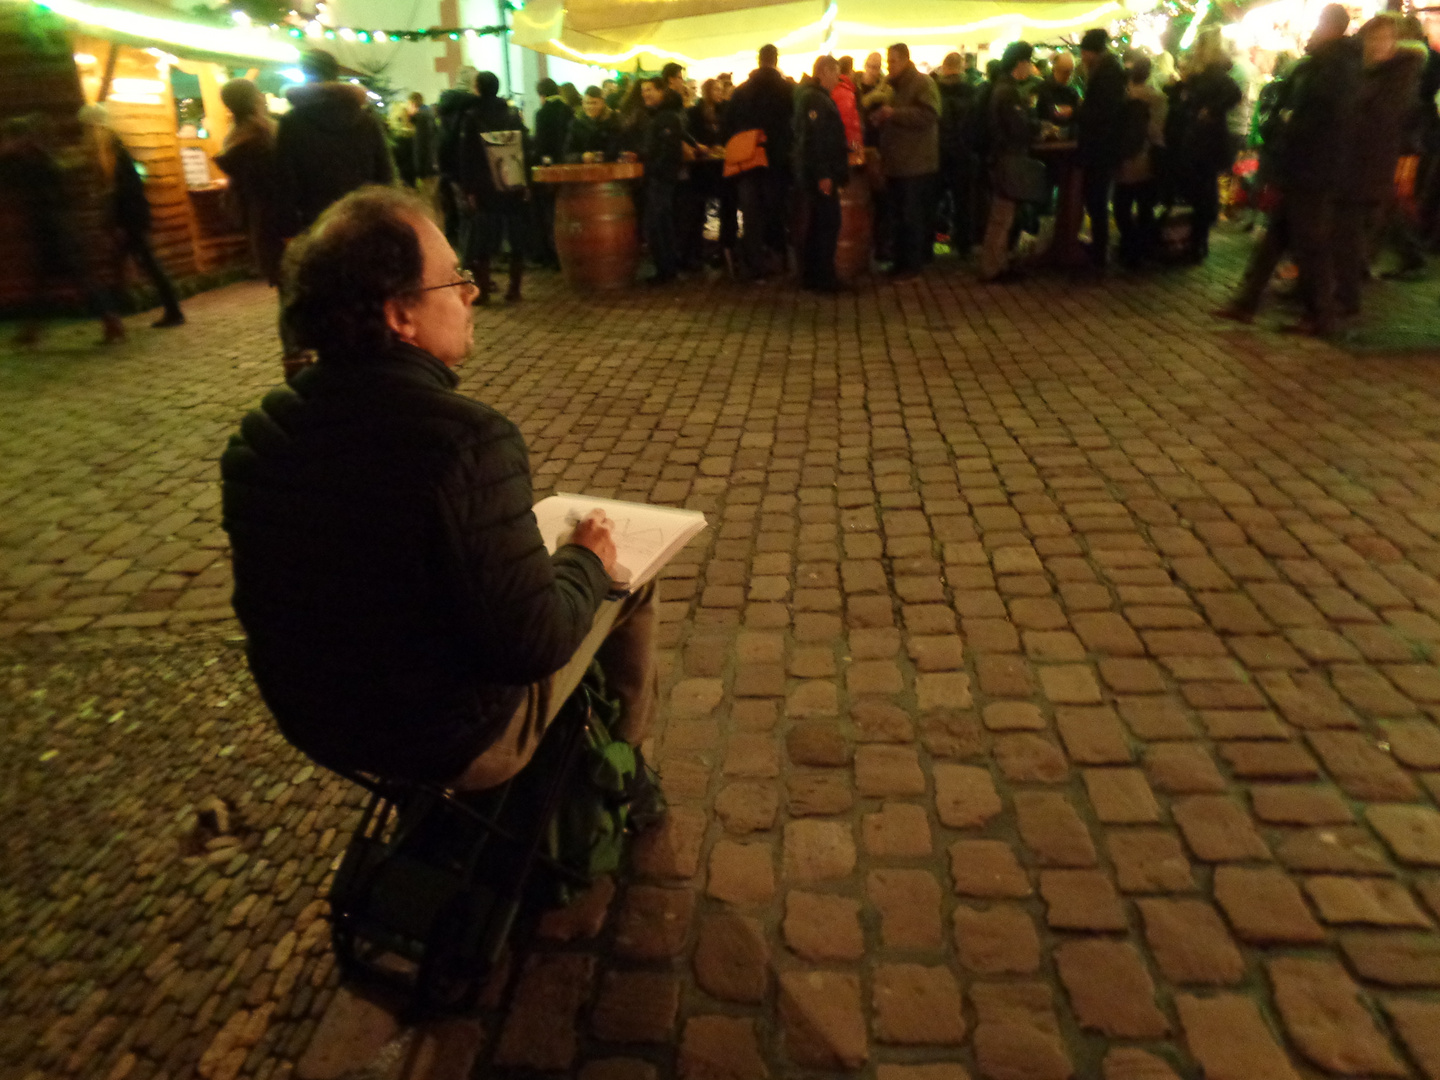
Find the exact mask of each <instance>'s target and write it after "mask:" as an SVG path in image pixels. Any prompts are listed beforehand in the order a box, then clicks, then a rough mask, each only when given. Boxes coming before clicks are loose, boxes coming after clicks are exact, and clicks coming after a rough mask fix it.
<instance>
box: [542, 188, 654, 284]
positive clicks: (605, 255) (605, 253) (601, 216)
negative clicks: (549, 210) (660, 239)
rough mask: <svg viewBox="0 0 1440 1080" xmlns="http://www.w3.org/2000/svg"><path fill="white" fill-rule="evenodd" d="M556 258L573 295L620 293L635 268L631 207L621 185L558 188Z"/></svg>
mask: <svg viewBox="0 0 1440 1080" xmlns="http://www.w3.org/2000/svg"><path fill="white" fill-rule="evenodd" d="M555 253H556V254H557V255H559V256H560V270H561V272H562V273H563V274H564V275H565V281H566V283H567V284H569V285H570V286H571V288H575V289H623V288H625V287H627V286H629V285H631V284H633V283H634V281H635V271H636V270H637V269H639V266H640V237H639V234H638V233H637V231H636V227H635V203H634V201H633V200H632V199H631V198H630V185H629V183H627V182H626V181H623V180H608V181H600V182H594V183H566V184H561V185H560V194H559V196H558V197H557V198H556V200H555Z"/></svg>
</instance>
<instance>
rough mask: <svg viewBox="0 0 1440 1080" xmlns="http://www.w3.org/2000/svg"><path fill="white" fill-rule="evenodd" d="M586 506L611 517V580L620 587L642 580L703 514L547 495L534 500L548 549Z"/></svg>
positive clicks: (695, 530) (690, 535)
mask: <svg viewBox="0 0 1440 1080" xmlns="http://www.w3.org/2000/svg"><path fill="white" fill-rule="evenodd" d="M591 510H603V511H604V512H605V516H606V517H608V518H609V519H610V520H611V521H612V522H613V523H614V530H613V536H614V538H615V575H614V580H615V584H616V585H617V586H618V587H620V588H622V589H638V588H639V587H640V586H641V585H644V584H645V583H646V582H648V581H649V580H650V579H651V578H653V577H654V576H655V575H656V574H658V573H659V572H660V571H661V569H663V568H664V566H665V564H666V563H668V562H669V561H670V560H671V559H673V558H674V557H675V556H676V554H678V553H679V551H680V549H681V548H683V547H684V546H685V545H686V544H688V543H689V542H690V541H691V540H693V539H694V538H695V537H696V536H698V535H699V533H700V531H701V530H702V529H704V528H705V515H704V514H702V513H700V511H698V510H677V509H676V508H674V507H672V506H651V505H650V504H649V503H635V502H620V501H619V500H618V499H601V498H597V497H595V496H593V495H565V494H559V495H551V496H550V497H549V498H548V499H541V500H540V501H539V502H538V503H536V504H535V520H536V521H538V522H539V524H540V536H541V537H542V538H543V539H544V541H545V547H546V549H547V550H548V551H549V552H550V554H552V555H553V554H555V549H556V548H557V547H559V546H560V541H561V540H563V539H567V538H568V537H569V536H570V533H571V531H572V530H573V529H574V528H575V523H576V522H578V521H579V520H580V519H581V518H583V517H584V516H585V515H586V514H588V513H590V511H591Z"/></svg>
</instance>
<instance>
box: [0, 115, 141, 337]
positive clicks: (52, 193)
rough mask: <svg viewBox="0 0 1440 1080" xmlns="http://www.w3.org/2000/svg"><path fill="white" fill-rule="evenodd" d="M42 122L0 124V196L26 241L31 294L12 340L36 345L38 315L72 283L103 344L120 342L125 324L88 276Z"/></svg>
mask: <svg viewBox="0 0 1440 1080" xmlns="http://www.w3.org/2000/svg"><path fill="white" fill-rule="evenodd" d="M42 124H43V119H42V118H41V117H39V116H33V117H24V116H12V117H10V118H9V119H7V120H5V121H4V122H3V123H0V200H3V202H4V204H5V205H6V206H9V207H12V208H14V209H16V210H18V211H19V212H20V221H21V222H22V224H23V227H24V237H25V239H26V240H28V241H29V251H28V253H27V254H28V256H29V259H28V263H29V270H30V276H31V282H30V285H31V295H30V297H29V303H28V304H27V305H26V313H25V314H26V317H25V319H24V320H23V321H22V322H21V324H20V329H19V330H18V331H17V332H16V334H15V338H14V344H16V345H35V344H37V343H38V342H39V341H40V335H41V332H42V329H43V321H42V314H43V312H44V310H45V309H46V308H48V307H49V305H50V303H51V301H52V298H53V297H54V295H55V294H57V293H60V292H62V291H66V290H69V289H72V288H76V287H78V288H80V289H81V290H82V291H83V292H84V294H85V298H86V300H87V302H88V304H89V307H90V311H91V314H93V315H94V316H96V317H97V318H99V319H100V322H101V327H102V330H103V333H104V336H103V338H102V344H105V345H109V344H112V343H114V342H117V341H123V340H124V338H125V324H124V323H123V322H121V321H120V316H118V315H117V314H116V313H115V310H114V305H113V304H112V302H111V298H110V295H109V293H108V292H107V291H106V290H105V289H103V288H100V287H98V286H97V285H96V284H95V283H94V281H93V280H91V278H90V275H89V273H88V272H87V270H86V267H85V262H84V259H83V258H82V257H81V254H80V248H79V244H78V243H77V242H76V239H75V231H74V225H73V220H72V215H73V207H72V206H71V205H70V200H69V198H68V192H67V185H66V183H65V171H64V169H63V168H61V166H60V163H59V161H57V160H56V158H55V155H54V154H52V153H51V152H50V149H49V147H48V146H47V145H46V144H47V141H48V140H46V139H45V138H44V137H43V134H44V128H43V126H42Z"/></svg>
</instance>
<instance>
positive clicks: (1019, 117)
mask: <svg viewBox="0 0 1440 1080" xmlns="http://www.w3.org/2000/svg"><path fill="white" fill-rule="evenodd" d="M1034 56H1035V50H1034V47H1033V46H1031V45H1030V43H1029V42H1026V41H1012V42H1011V43H1010V44H1009V45H1007V46H1005V52H1004V53H1003V54H1002V55H1001V57H1000V60H999V61H998V62H999V64H1000V72H999V74H998V76H997V77H996V78H995V79H994V81H993V83H992V88H991V90H990V93H989V94H988V95H986V110H987V116H986V121H987V123H988V125H989V128H990V134H989V136H988V137H987V138H986V140H985V145H986V147H987V149H988V151H989V155H990V158H989V161H988V162H987V165H988V171H989V172H990V173H991V174H993V178H992V179H991V181H990V184H989V187H990V191H991V195H990V205H989V211H988V218H987V220H986V223H985V236H984V240H983V242H982V243H981V246H980V280H981V281H1001V280H1005V279H1007V278H1011V277H1013V276H1014V273H1013V271H1012V270H1011V268H1010V266H1009V262H1010V237H1011V226H1012V225H1013V223H1014V221H1015V211H1016V208H1017V200H1016V198H1015V196H1014V194H1013V193H1011V192H1008V191H1006V190H1005V188H1004V183H1003V177H1002V175H1001V174H1002V173H1003V172H1004V169H1005V163H1006V161H1007V160H1009V159H1020V158H1026V157H1029V156H1030V146H1031V144H1032V143H1033V142H1034V141H1035V134H1036V121H1035V118H1034V117H1033V116H1032V115H1031V112H1030V109H1029V106H1028V105H1027V103H1026V100H1025V96H1024V94H1023V93H1022V92H1021V89H1020V88H1021V86H1023V85H1024V83H1025V82H1026V80H1028V79H1030V78H1031V77H1033V76H1034V74H1035V64H1034Z"/></svg>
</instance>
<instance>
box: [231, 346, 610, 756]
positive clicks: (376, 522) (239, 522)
mask: <svg viewBox="0 0 1440 1080" xmlns="http://www.w3.org/2000/svg"><path fill="white" fill-rule="evenodd" d="M344 359H345V361H346V362H345V363H343V364H335V363H333V360H332V358H330V357H324V358H322V359H321V361H320V363H318V364H314V365H311V366H310V367H308V368H306V369H305V370H304V371H303V372H301V373H300V374H299V375H298V376H296V378H295V380H294V382H293V384H292V385H290V386H281V387H279V388H277V389H275V390H272V391H271V392H270V393H269V394H267V395H266V397H265V399H264V401H262V402H261V404H260V407H259V408H258V409H256V410H255V411H253V412H251V413H250V414H249V415H248V416H246V417H245V419H244V420H243V421H242V423H241V425H240V431H239V433H238V434H237V435H235V436H234V437H233V438H232V439H231V440H230V444H229V446H228V447H227V448H226V450H225V452H224V454H223V455H222V457H221V459H220V474H221V478H222V487H221V491H222V504H223V518H224V520H223V524H224V527H225V529H226V531H227V532H228V533H229V534H230V544H231V549H232V552H233V559H234V568H235V570H234V572H235V595H234V605H235V613H236V615H237V616H239V618H240V622H241V624H242V625H243V626H244V628H245V632H246V635H247V637H248V644H247V650H248V653H249V659H250V668H251V672H252V673H253V675H254V677H255V683H256V685H257V686H258V687H259V689H260V693H261V695H262V696H263V697H264V699H265V703H266V705H268V706H269V708H270V711H271V713H272V714H273V715H274V716H275V719H276V721H277V722H278V723H279V725H280V729H281V731H282V732H283V733H284V734H285V736H286V738H287V739H289V740H290V741H291V742H292V743H293V744H294V745H295V746H297V747H299V748H300V749H301V750H302V751H304V752H305V753H306V754H308V755H309V756H310V757H312V758H314V759H315V760H316V761H318V762H320V763H321V764H323V765H326V766H328V767H330V768H338V769H344V770H364V771H368V772H374V773H378V774H380V775H383V776H390V777H405V778H415V779H423V780H434V781H445V780H449V779H452V778H454V777H455V776H457V775H458V774H459V773H460V772H461V771H462V770H463V769H464V768H465V767H466V766H467V765H468V764H469V763H470V762H471V761H472V760H473V759H474V758H475V757H477V756H478V755H479V754H481V753H482V752H484V751H485V750H486V749H488V748H489V747H490V746H491V745H492V744H493V743H494V742H495V740H496V739H497V738H498V737H499V736H500V734H501V733H502V732H503V731H504V730H505V728H506V726H507V725H508V723H509V720H510V717H511V716H512V714H513V713H514V711H515V709H516V707H517V706H518V705H519V703H520V702H521V700H522V699H523V697H524V695H525V687H526V685H527V684H529V683H532V682H535V681H538V680H539V679H542V678H544V677H545V676H547V675H549V674H551V673H553V672H555V671H558V670H559V669H560V668H561V667H562V666H564V664H565V663H566V662H567V661H568V660H569V659H570V657H571V655H572V654H573V653H574V652H575V650H576V648H577V647H578V646H579V645H580V643H581V641H583V640H584V638H585V636H586V634H587V633H589V630H590V624H591V622H592V621H593V620H594V616H595V612H596V610H597V609H598V608H599V605H600V603H601V601H602V600H603V599H604V598H605V595H606V591H607V589H608V588H609V578H608V577H607V575H606V574H605V571H604V568H603V567H602V566H601V563H600V560H599V559H598V558H597V557H596V556H595V555H594V554H593V553H592V552H590V551H588V550H586V549H585V548H581V547H575V546H565V547H562V548H560V549H559V550H558V551H557V552H556V553H555V554H554V555H553V556H552V555H550V554H548V553H547V552H546V550H545V546H544V543H543V541H542V540H541V538H540V530H539V527H538V526H537V524H536V522H535V515H534V514H533V513H532V512H531V503H532V502H533V494H532V491H531V483H530V466H529V461H528V455H527V453H526V449H525V444H524V441H523V440H522V439H521V437H520V432H519V431H518V430H517V429H516V427H515V425H514V424H513V423H511V422H510V421H509V420H508V419H506V418H505V417H504V416H502V415H501V414H500V413H498V412H496V411H495V410H494V409H492V408H490V407H488V406H486V405H483V404H481V403H480V402H478V401H475V400H472V399H471V398H468V397H465V396H463V395H461V394H458V393H456V392H455V387H456V384H457V381H458V380H457V379H456V377H455V374H454V372H452V371H451V370H450V369H449V368H447V367H446V366H445V365H444V364H442V363H441V362H440V361H439V360H436V359H435V358H434V357H433V356H431V355H430V354H429V353H426V352H423V351H421V350H419V349H416V348H413V347H410V346H407V345H396V346H393V347H392V348H391V349H389V350H388V351H385V352H383V353H381V354H379V355H375V356H366V357H346V358H344Z"/></svg>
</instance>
